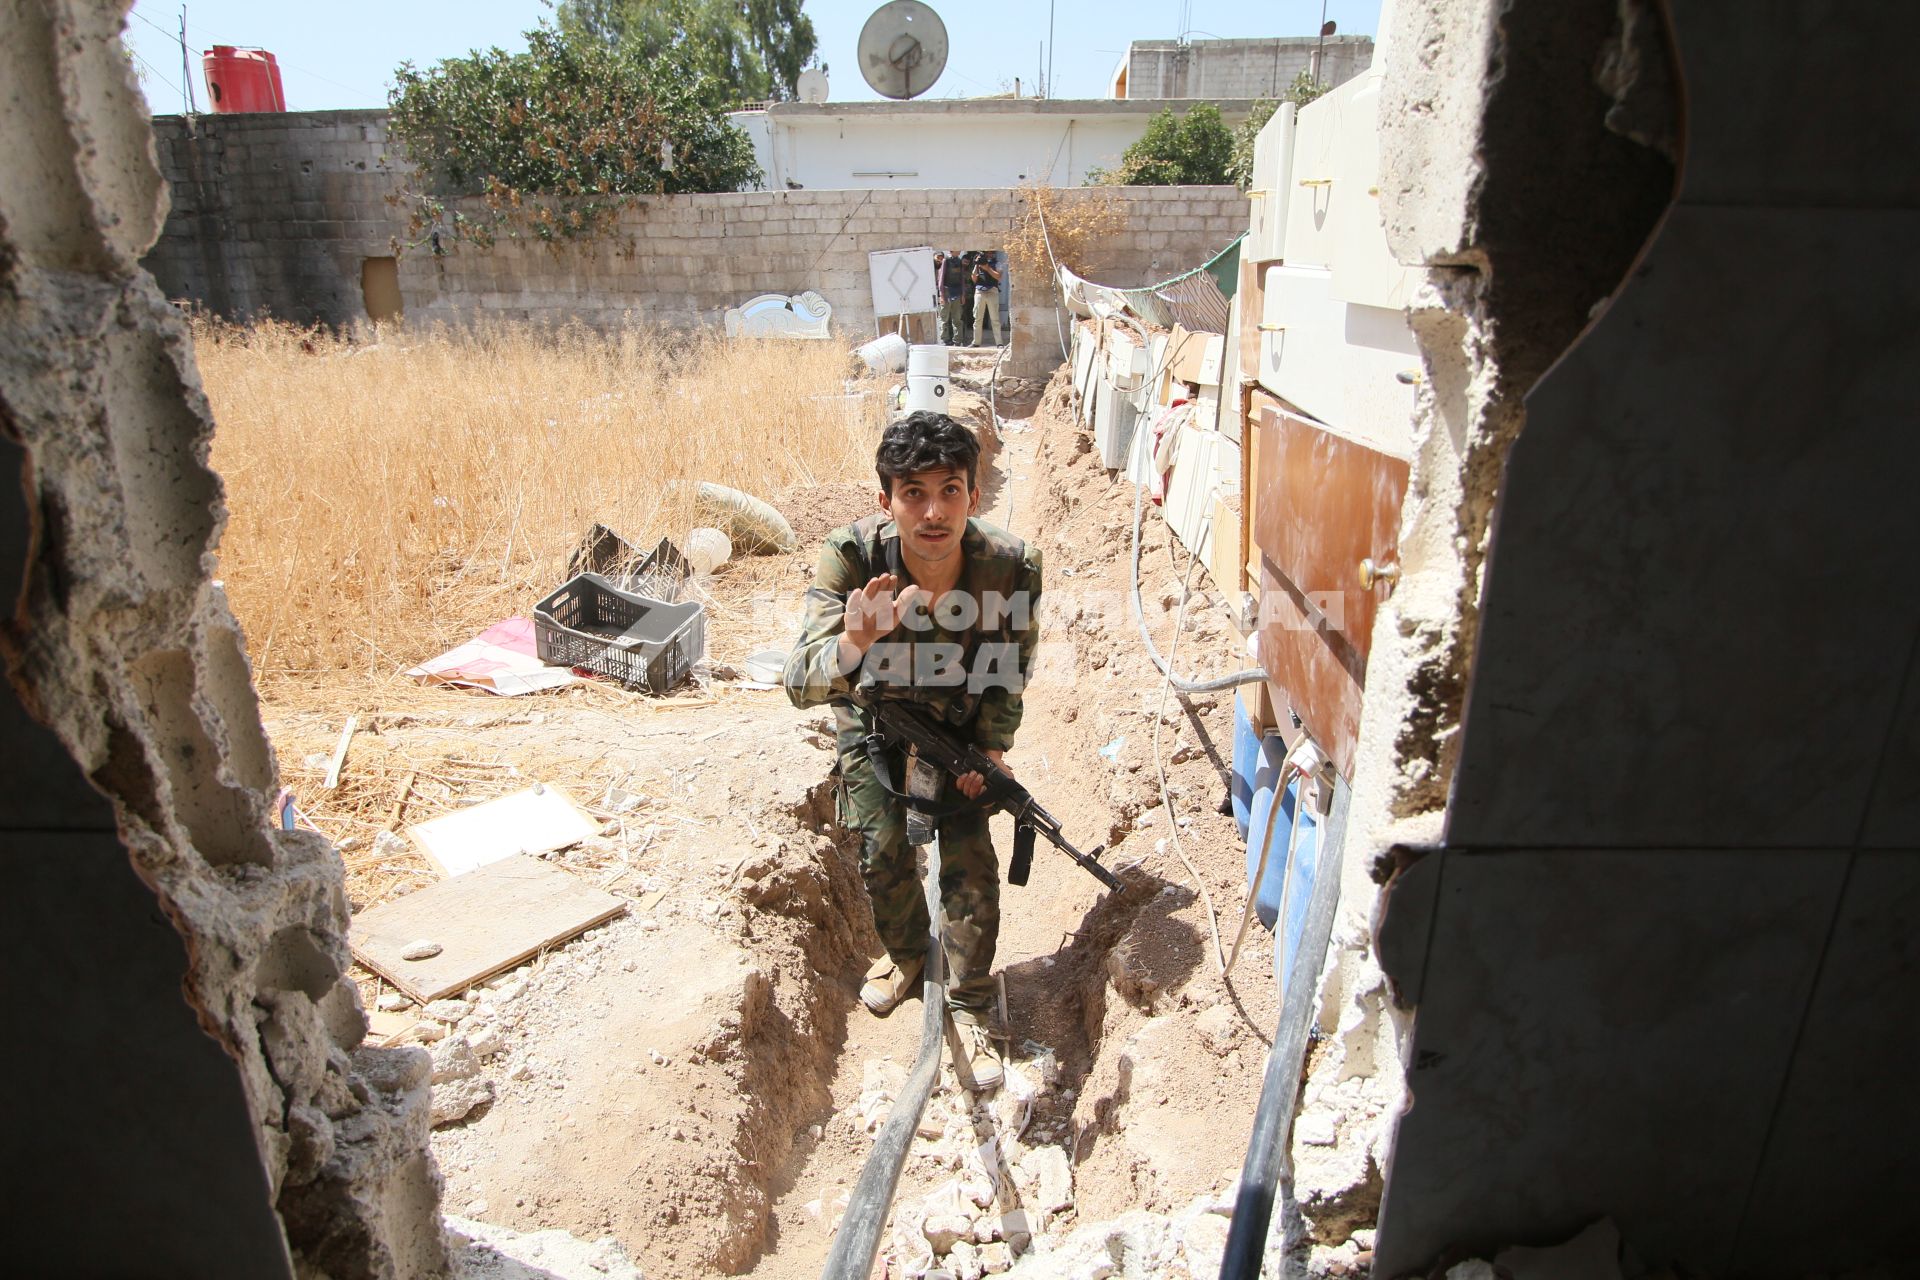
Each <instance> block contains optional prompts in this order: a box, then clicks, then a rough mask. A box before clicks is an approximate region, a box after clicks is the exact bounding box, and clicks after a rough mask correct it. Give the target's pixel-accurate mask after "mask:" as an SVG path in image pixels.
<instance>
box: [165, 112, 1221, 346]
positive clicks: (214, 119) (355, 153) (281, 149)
mask: <svg viewBox="0 0 1920 1280" xmlns="http://www.w3.org/2000/svg"><path fill="white" fill-rule="evenodd" d="M154 126H155V132H156V136H157V138H158V139H159V144H158V145H159V159H160V165H161V169H162V172H163V173H164V174H165V175H166V177H167V180H168V184H169V186H170V188H171V191H172V195H173V208H172V211H171V212H170V213H169V215H168V217H167V223H166V231H165V232H164V234H163V235H162V236H161V238H160V241H159V243H158V244H157V245H155V247H154V249H153V251H152V252H151V253H150V254H149V255H148V256H147V258H146V259H145V265H146V266H147V267H148V269H149V270H151V271H152V272H153V273H154V275H155V277H156V278H157V279H158V280H159V282H160V286H161V288H162V289H163V290H164V291H165V292H166V294H167V296H168V297H170V298H177V299H187V300H191V301H193V302H195V303H198V304H200V305H202V306H205V307H207V308H208V309H210V310H212V311H214V312H216V313H218V314H220V315H223V316H227V317H230V318H244V317H250V316H257V315H261V314H271V315H274V316H279V317H282V318H285V319H289V320H295V321H300V322H303V323H323V324H334V325H339V324H349V323H352V322H353V321H355V320H358V319H361V318H363V317H364V316H365V314H366V312H365V308H364V303H363V299H362V295H361V286H360V272H361V266H362V263H363V262H364V260H365V259H367V258H370V257H385V256H390V255H392V254H393V253H394V242H395V241H396V240H398V239H404V238H405V234H406V232H405V225H406V219H405V215H404V212H403V210H402V209H400V208H399V207H397V206H396V205H393V204H391V203H389V202H388V199H387V197H388V195H389V194H390V193H392V192H395V191H397V190H398V189H399V188H400V186H401V184H402V182H403V181H404V179H405V177H406V173H407V169H406V166H405V162H404V160H403V159H402V158H401V157H400V156H399V154H398V151H397V148H395V149H393V150H392V151H390V150H389V143H388V135H387V127H386V113H385V112H382V111H334V112H299V113H286V114H276V115H244V116H203V117H199V118H197V119H195V120H193V121H192V122H191V123H189V122H188V121H187V120H185V119H183V118H182V117H178V116H168V117H160V118H158V119H156V120H155V121H154ZM1063 194H1064V197H1065V198H1067V199H1100V198H1111V199H1113V200H1115V201H1117V202H1118V203H1119V205H1120V207H1121V211H1122V213H1123V214H1124V220H1123V224H1122V226H1121V228H1120V229H1119V230H1118V231H1117V232H1116V233H1115V234H1113V235H1112V236H1110V237H1108V238H1107V240H1106V242H1105V243H1102V244H1100V245H1097V246H1095V247H1094V249H1093V252H1092V254H1091V257H1090V259H1089V260H1088V262H1087V263H1086V264H1085V265H1086V267H1087V269H1088V271H1089V272H1090V273H1091V274H1093V275H1094V276H1096V277H1097V278H1098V279H1099V280H1100V281H1101V282H1102V283H1107V284H1115V285H1137V284H1147V283H1151V282H1152V281H1155V280H1159V279H1164V278H1165V277H1167V276H1170V275H1174V274H1177V273H1179V272H1181V271H1185V270H1187V269H1189V268H1191V267H1195V266H1198V265H1199V264H1200V263H1202V262H1204V261H1205V260H1206V259H1207V258H1209V257H1211V256H1212V255H1213V254H1214V253H1216V252H1218V251H1219V250H1220V249H1221V248H1222V247H1224V246H1225V245H1226V244H1227V243H1228V242H1229V241H1231V240H1232V239H1233V238H1234V237H1235V236H1237V235H1239V234H1240V233H1241V232H1242V231H1244V230H1245V229H1246V226H1247V216H1248V205H1247V200H1246V197H1245V196H1243V195H1242V194H1240V193H1239V192H1238V191H1236V190H1234V189H1233V188H1232V187H1112V188H1097V189H1084V190H1078V189H1077V190H1074V191H1068V192H1065V193H1063ZM1021 198H1022V197H1021V196H1020V193H1019V192H1018V191H1014V190H1006V189H995V190H917V191H916V190H871V191H811V190H809V191H775V192H738V193H720V194H713V195H691V196H659V197H651V198H646V199H642V200H639V201H637V202H635V204H634V205H633V207H631V208H630V209H628V210H626V211H625V212H624V213H623V214H622V215H621V218H620V222H619V224H618V226H617V228H616V230H615V233H614V234H612V235H610V236H606V237H602V238H597V239H596V240H594V241H592V242H590V243H587V244H569V245H564V246H560V247H551V246H547V245H544V244H540V243H537V242H524V241H502V242H501V243H499V244H497V245H496V246H495V247H493V248H491V249H480V248H477V247H474V246H472V245H458V246H449V251H448V252H446V253H442V254H438V255H436V254H435V253H434V252H433V251H432V249H431V247H430V246H427V245H416V246H411V247H408V246H402V252H401V254H400V288H401V295H402V299H403V302H404V305H405V307H406V314H407V315H408V317H409V318H411V319H415V320H421V319H426V320H432V319H446V320H450V321H458V320H466V319H470V318H472V317H474V316H476V315H479V314H483V313H492V314H498V315H504V316H510V317H514V318H524V319H539V320H552V321H563V320H573V319H577V320H580V321H582V322H584V323H587V324H590V325H594V326H596V327H612V326H615V325H619V324H622V323H628V322H639V323H646V324H655V325H662V326H666V327H670V328H693V327H697V326H703V325H718V324H720V323H721V317H722V315H723V314H724V312H725V311H726V309H727V308H728V307H731V306H735V305H738V304H739V303H741V302H744V301H745V300H747V299H748V298H751V297H753V296H754V295H756V294H761V293H799V292H802V291H804V290H807V289H812V290H815V291H816V292H818V293H820V294H821V295H822V296H823V297H825V298H826V299H827V301H828V302H829V303H831V304H832V306H833V325H834V329H835V331H836V332H838V333H842V334H844V335H846V336H847V337H849V338H864V337H867V336H870V335H872V334H873V332H874V321H875V317H874V314H873V302H872V291H871V288H870V286H869V283H868V277H867V254H868V253H869V252H870V251H872V250H878V249H898V248H905V247H911V246H914V245H922V244H928V245H935V246H941V247H948V248H959V249H968V248H981V249H991V248H999V247H1001V246H1002V245H1003V244H1004V242H1005V240H1006V237H1007V235H1008V233H1009V231H1010V230H1011V228H1012V227H1013V226H1014V224H1015V221H1016V219H1017V217H1018V216H1019V202H1020V200H1021ZM1012 302H1013V320H1014V332H1015V344H1016V351H1015V355H1014V359H1013V361H1012V365H1013V371H1014V372H1016V373H1021V374H1023V375H1026V376H1031V375H1033V374H1037V373H1044V372H1045V371H1046V370H1047V369H1050V368H1051V367H1052V365H1053V364H1054V363H1056V362H1057V361H1058V360H1059V343H1058V341H1057V340H1056V337H1055V325H1054V319H1053V290H1052V285H1051V282H1050V281H1048V280H1044V279H1022V278H1019V277H1016V278H1015V279H1014V280H1013V282H1012Z"/></svg>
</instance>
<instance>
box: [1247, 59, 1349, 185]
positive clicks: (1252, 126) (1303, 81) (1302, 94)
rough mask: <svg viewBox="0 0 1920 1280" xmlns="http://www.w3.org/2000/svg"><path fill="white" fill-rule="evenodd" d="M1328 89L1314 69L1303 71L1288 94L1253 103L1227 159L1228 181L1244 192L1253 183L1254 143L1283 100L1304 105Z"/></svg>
mask: <svg viewBox="0 0 1920 1280" xmlns="http://www.w3.org/2000/svg"><path fill="white" fill-rule="evenodd" d="M1326 91H1327V90H1326V86H1324V85H1321V84H1317V83H1315V81H1314V78H1313V73H1312V72H1309V71H1302V72H1301V73H1300V74H1299V75H1297V76H1295V77H1294V78H1293V83H1292V84H1290V85H1288V86H1287V92H1286V93H1285V95H1283V96H1282V97H1280V98H1262V99H1260V101H1258V102H1256V103H1254V104H1253V109H1252V110H1251V111H1249V112H1248V113H1247V118H1246V119H1245V120H1242V121H1241V122H1240V127H1239V128H1238V129H1235V130H1234V131H1233V158H1232V159H1230V160H1228V161H1227V178H1228V180H1229V181H1231V182H1232V183H1233V185H1234V186H1236V187H1239V188H1240V189H1241V190H1242V191H1245V190H1246V189H1247V188H1248V187H1250V186H1252V185H1253V147H1254V143H1255V142H1256V141H1257V140H1258V139H1259V137H1260V131H1261V130H1262V129H1264V128H1266V127H1267V121H1269V120H1271V119H1273V113H1274V112H1276V111H1278V110H1279V109H1280V104H1281V102H1291V103H1293V104H1294V105H1295V106H1300V107H1304V106H1306V105H1307V104H1308V103H1309V102H1312V101H1313V100H1314V99H1315V98H1318V97H1320V96H1321V95H1322V94H1324V93H1326Z"/></svg>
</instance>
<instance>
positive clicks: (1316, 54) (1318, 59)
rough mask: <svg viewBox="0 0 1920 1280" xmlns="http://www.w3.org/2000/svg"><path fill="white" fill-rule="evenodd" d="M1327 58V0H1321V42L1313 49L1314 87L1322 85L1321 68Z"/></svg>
mask: <svg viewBox="0 0 1920 1280" xmlns="http://www.w3.org/2000/svg"><path fill="white" fill-rule="evenodd" d="M1326 58H1327V0H1320V43H1319V44H1318V45H1317V46H1316V47H1315V48H1314V51H1313V87H1314V88H1316V89H1318V88H1319V87H1320V68H1321V67H1323V66H1325V65H1326Z"/></svg>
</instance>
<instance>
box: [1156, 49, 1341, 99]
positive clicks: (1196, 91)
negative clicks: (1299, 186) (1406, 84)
mask: <svg viewBox="0 0 1920 1280" xmlns="http://www.w3.org/2000/svg"><path fill="white" fill-rule="evenodd" d="M1316 50H1318V51H1319V52H1320V56H1321V65H1320V82H1321V83H1322V84H1325V85H1327V86H1328V87H1329V88H1334V87H1337V86H1339V85H1343V84H1345V83H1346V82H1347V81H1349V80H1351V79H1353V78H1354V77H1355V76H1357V75H1359V74H1360V73H1361V72H1362V71H1365V70H1366V69H1367V68H1368V66H1370V65H1371V64H1372V62H1373V38H1372V37H1371V36H1329V37H1327V39H1326V40H1325V42H1324V44H1323V42H1322V41H1320V40H1319V39H1318V38H1317V37H1314V36H1297V37H1289V38H1284V39H1277V40H1193V41H1189V42H1186V43H1181V42H1180V41H1177V40H1136V41H1134V42H1133V44H1132V45H1131V46H1130V47H1129V48H1128V50H1127V93H1126V96H1127V97H1128V98H1274V97H1278V96H1279V95H1280V94H1282V93H1285V92H1286V90H1287V86H1288V85H1291V84H1292V83H1293V81H1294V77H1296V76H1298V75H1299V74H1300V73H1301V72H1303V71H1310V70H1311V69H1312V68H1313V59H1314V54H1315V51H1316Z"/></svg>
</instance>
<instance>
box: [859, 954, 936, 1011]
mask: <svg viewBox="0 0 1920 1280" xmlns="http://www.w3.org/2000/svg"><path fill="white" fill-rule="evenodd" d="M924 963H925V961H924V958H918V959H915V960H912V961H910V962H909V963H908V965H907V967H906V968H904V969H902V968H901V967H900V966H898V965H896V964H895V963H894V962H893V957H892V956H881V957H880V958H879V959H878V960H876V961H874V962H873V967H872V968H871V969H869V970H867V981H866V985H865V986H863V987H861V988H860V1003H861V1004H864V1005H865V1006H867V1008H869V1009H871V1010H872V1011H873V1015H874V1016H875V1017H876V1018H884V1017H886V1016H887V1015H888V1014H890V1013H892V1012H893V1011H894V1010H895V1009H897V1008H898V1007H899V1006H900V1002H901V1001H902V1000H905V999H906V998H907V997H908V996H910V995H912V994H913V993H914V992H916V991H917V990H919V984H920V969H921V966H922V965H923V964H924Z"/></svg>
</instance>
